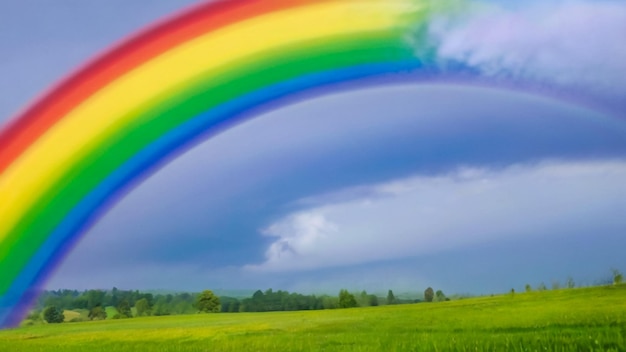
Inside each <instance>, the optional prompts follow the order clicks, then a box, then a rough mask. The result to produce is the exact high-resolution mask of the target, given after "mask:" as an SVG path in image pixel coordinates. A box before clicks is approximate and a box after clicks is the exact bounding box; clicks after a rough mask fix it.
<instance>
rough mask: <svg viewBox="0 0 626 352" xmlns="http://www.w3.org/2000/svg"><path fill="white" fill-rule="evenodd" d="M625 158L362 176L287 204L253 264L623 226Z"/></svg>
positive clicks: (365, 256) (293, 263)
mask: <svg viewBox="0 0 626 352" xmlns="http://www.w3.org/2000/svg"><path fill="white" fill-rule="evenodd" d="M624 179H626V162H625V161H603V162H600V161H594V162H556V161H554V162H543V163H539V164H532V165H514V166H510V167H508V168H504V169H486V168H461V169H458V170H457V171H455V172H452V173H449V174H443V175H436V176H415V177H411V178H405V179H399V180H393V181H390V182H387V183H382V184H375V185H371V186H369V187H368V188H369V192H365V193H363V189H364V187H363V186H361V187H359V189H358V193H361V194H364V196H362V197H354V193H351V192H349V190H343V191H341V193H342V194H348V195H350V194H351V196H350V197H349V199H348V200H345V201H338V200H337V197H336V196H334V195H330V196H329V198H328V199H330V200H331V201H329V202H328V203H323V199H318V200H317V201H318V202H319V204H318V205H316V206H311V207H309V208H308V209H305V210H301V211H298V212H295V213H293V214H289V215H287V216H285V217H284V218H282V219H279V220H277V221H276V222H274V223H273V224H272V225H270V226H269V227H268V228H267V229H265V230H264V231H263V235H264V236H268V237H270V238H272V239H273V243H272V244H271V245H270V246H269V247H268V249H267V251H266V261H265V262H264V263H261V264H258V265H250V266H248V267H247V269H249V270H256V271H259V270H260V271H293V270H308V269H318V268H323V267H332V266H342V265H354V264H363V263H368V262H376V261H380V260H387V259H393V258H402V257H408V256H414V255H419V254H427V253H434V252H437V251H441V250H447V249H451V248H456V247H461V246H468V245H472V244H477V243H483V242H487V241H501V240H507V239H511V238H520V237H529V236H550V235H563V234H567V233H568V232H571V233H572V234H574V233H579V232H580V231H588V232H589V233H592V232H594V231H601V230H602V229H604V228H605V227H610V228H614V227H615V226H618V227H621V228H623V227H624V226H625V225H626V219H624V217H623V212H624V210H625V209H626V185H625V184H624V182H623V180H624Z"/></svg>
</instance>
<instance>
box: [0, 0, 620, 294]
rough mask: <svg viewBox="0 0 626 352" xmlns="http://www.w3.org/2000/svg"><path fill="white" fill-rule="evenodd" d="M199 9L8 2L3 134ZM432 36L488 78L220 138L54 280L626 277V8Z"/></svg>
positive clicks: (83, 285) (442, 59) (148, 191)
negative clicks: (108, 59)
mask: <svg viewBox="0 0 626 352" xmlns="http://www.w3.org/2000/svg"><path fill="white" fill-rule="evenodd" d="M192 3H194V1H177V2H172V1H165V0H157V1H150V2H149V4H148V3H146V2H145V1H122V0H108V1H100V0H92V1H82V0H80V1H79V0H62V1H56V2H47V1H35V0H22V1H4V2H2V3H0V77H2V80H0V123H2V122H5V121H8V120H9V119H10V118H12V117H13V116H14V115H15V114H16V113H17V112H18V111H20V109H22V108H23V107H24V106H26V105H27V104H28V103H29V102H31V101H32V100H33V99H34V98H35V97H36V96H38V95H40V94H41V93H42V92H44V91H45V90H46V89H48V88H49V87H50V86H51V85H52V84H53V83H54V82H55V81H57V80H59V79H61V78H63V77H65V76H66V75H67V74H68V73H69V72H71V71H72V70H74V69H76V68H77V67H79V66H80V65H81V64H83V63H84V62H85V61H86V60H88V59H89V58H91V57H93V56H94V55H96V54H97V53H99V52H102V51H103V50H104V49H106V48H108V47H110V46H111V45H112V44H114V43H117V42H119V41H120V40H121V39H122V38H124V37H126V36H128V35H129V34H132V33H134V32H135V31H137V30H139V29H141V28H143V27H144V26H146V25H148V24H150V23H152V22H153V21H155V20H157V19H160V18H161V17H162V16H165V15H168V14H171V13H172V12H175V11H179V10H180V9H182V8H185V6H187V5H189V4H192ZM421 30H424V29H423V28H422V29H421ZM425 30H426V32H427V38H428V39H429V40H431V41H432V42H433V43H436V44H437V45H436V47H437V48H438V49H437V50H438V51H437V53H436V54H437V60H438V64H439V65H440V66H441V68H442V69H444V70H445V66H446V65H449V64H450V63H462V64H463V65H464V66H467V67H469V68H471V69H472V70H473V71H474V72H476V73H477V77H475V78H474V79H472V80H429V81H427V82H419V81H416V82H410V83H408V82H407V83H403V84H399V83H398V84H394V85H387V86H381V87H368V88H362V89H358V90H354V91H350V92H342V93H338V94H334V95H327V96H321V97H317V98H313V99H309V100H306V101H301V102H298V103H294V104H292V105H290V106H286V107H283V108H281V109H278V110H275V111H272V112H268V113H264V114H263V115H261V116H258V117H256V118H254V119H251V120H248V121H246V122H244V123H241V124H239V125H237V126H235V127H234V128H231V129H229V130H227V131H224V132H222V133H220V134H218V135H216V136H213V137H212V138H210V139H208V140H206V141H203V142H202V143H200V144H198V145H196V146H195V147H194V148H192V149H191V150H189V151H188V152H187V153H185V154H183V155H181V156H180V157H178V158H177V159H175V160H173V161H171V162H170V163H169V164H168V165H166V166H164V167H162V168H161V169H160V170H158V171H157V172H156V173H155V174H153V175H152V176H151V177H150V178H148V179H146V180H145V181H143V182H142V183H141V184H140V185H138V186H137V187H136V188H134V189H133V190H132V191H131V192H130V193H129V194H127V195H126V197H124V198H123V199H121V200H120V201H119V202H118V203H117V204H116V205H115V206H114V207H113V208H112V209H110V211H109V212H108V213H107V214H106V215H105V216H104V217H103V218H102V219H101V220H100V221H99V222H98V223H96V224H95V225H94V227H93V228H92V229H91V230H89V231H88V232H87V233H86V234H85V235H84V236H83V238H82V240H81V241H80V243H79V244H78V245H77V246H76V247H75V248H74V250H73V251H72V252H71V253H70V255H69V256H68V257H67V258H66V259H65V261H64V262H63V263H62V264H61V266H60V267H59V269H58V270H57V271H56V273H55V274H54V275H53V276H52V277H51V279H50V280H49V282H48V283H47V287H48V288H51V289H57V288H76V289H89V288H111V287H113V286H116V287H118V288H124V289H167V290H191V291H200V290H203V289H207V288H211V289H250V290H255V289H259V288H260V289H266V288H270V287H272V288H274V289H286V290H291V291H298V292H305V293H322V292H324V293H335V292H337V291H338V290H339V289H340V288H348V289H351V290H362V289H366V290H368V291H370V292H379V293H385V292H386V291H387V290H388V289H393V290H394V292H396V293H398V292H400V293H402V292H406V293H407V294H409V292H413V293H415V292H423V290H424V289H425V288H426V287H428V286H432V287H433V288H435V289H442V290H443V291H444V292H446V293H448V294H453V293H460V294H461V293H463V294H464V293H468V294H489V293H495V292H505V291H508V290H510V289H511V288H515V289H516V290H522V289H523V287H524V285H525V284H527V283H528V284H531V285H532V286H537V285H539V284H540V283H545V284H546V285H547V286H550V285H551V284H552V282H554V281H559V282H561V283H564V282H565V280H566V279H567V278H568V277H572V278H573V279H574V281H576V282H577V283H579V284H594V283H596V282H598V281H600V280H604V279H606V278H607V277H608V276H609V275H610V270H611V268H617V269H620V270H622V271H624V270H626V259H624V256H623V250H621V249H622V248H624V246H625V245H626V236H625V234H626V217H625V216H624V215H623V214H624V213H626V183H625V182H623V180H624V179H626V83H625V82H626V45H625V44H624V43H623V34H624V33H626V2H623V1H609V0H604V1H584V0H579V1H567V0H560V1H556V0H548V1H506V2H505V1H486V0H485V1H469V2H466V3H465V5H464V6H463V10H462V11H459V12H458V13H446V14H441V15H440V16H435V17H434V18H433V20H432V21H431V22H429V23H428V25H427V27H426V29H425Z"/></svg>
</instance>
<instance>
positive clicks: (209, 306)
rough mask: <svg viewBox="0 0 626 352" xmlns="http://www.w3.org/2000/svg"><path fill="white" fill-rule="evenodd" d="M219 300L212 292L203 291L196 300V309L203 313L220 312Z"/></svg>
mask: <svg viewBox="0 0 626 352" xmlns="http://www.w3.org/2000/svg"><path fill="white" fill-rule="evenodd" d="M220 307H221V306H220V298H219V297H217V296H216V295H215V294H214V293H213V291H211V290H204V291H202V293H201V294H200V295H199V296H198V298H197V299H196V308H197V309H198V311H200V312H204V313H217V312H219V311H220Z"/></svg>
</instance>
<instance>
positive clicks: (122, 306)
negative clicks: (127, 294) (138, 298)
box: [113, 299, 133, 319]
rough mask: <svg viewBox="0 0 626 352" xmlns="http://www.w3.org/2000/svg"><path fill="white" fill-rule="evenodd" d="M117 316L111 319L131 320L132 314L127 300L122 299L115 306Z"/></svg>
mask: <svg viewBox="0 0 626 352" xmlns="http://www.w3.org/2000/svg"><path fill="white" fill-rule="evenodd" d="M116 308H117V314H116V315H115V316H114V317H113V318H116V319H125V318H132V317H133V312H132V311H131V310H130V303H129V302H128V300H127V299H123V300H121V301H120V303H119V304H118V305H117V307H116Z"/></svg>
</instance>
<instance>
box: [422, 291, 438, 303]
mask: <svg viewBox="0 0 626 352" xmlns="http://www.w3.org/2000/svg"><path fill="white" fill-rule="evenodd" d="M434 298H435V291H434V290H433V288H432V287H429V288H427V289H426V290H425V291H424V301H426V302H432V301H433V299H434Z"/></svg>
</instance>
